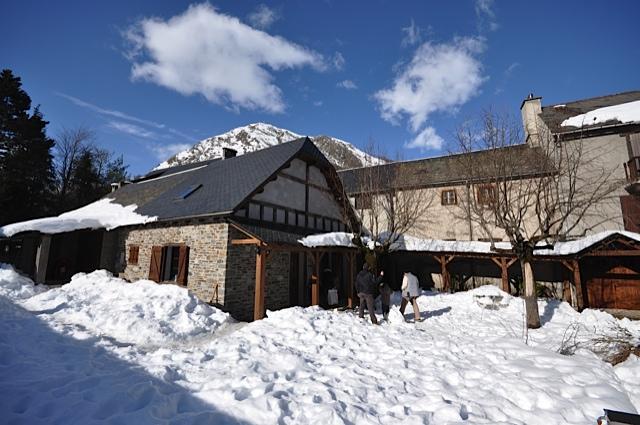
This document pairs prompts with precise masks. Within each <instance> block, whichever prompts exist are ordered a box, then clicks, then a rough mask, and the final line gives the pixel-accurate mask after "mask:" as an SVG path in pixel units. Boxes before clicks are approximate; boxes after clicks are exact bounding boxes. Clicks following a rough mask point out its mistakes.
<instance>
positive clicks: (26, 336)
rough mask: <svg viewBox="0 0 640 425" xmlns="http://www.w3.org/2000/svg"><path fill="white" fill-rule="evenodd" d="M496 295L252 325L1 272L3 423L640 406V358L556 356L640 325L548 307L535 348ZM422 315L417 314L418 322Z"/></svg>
mask: <svg viewBox="0 0 640 425" xmlns="http://www.w3.org/2000/svg"><path fill="white" fill-rule="evenodd" d="M500 294H501V293H500V292H499V290H498V289H497V288H493V287H491V288H488V287H483V288H479V289H477V290H474V291H469V292H463V293H458V294H454V295H448V294H443V295H438V294H425V295H423V296H422V297H421V298H420V299H419V304H420V307H421V310H422V311H423V317H424V318H425V319H426V320H425V321H424V322H422V323H417V324H413V323H405V322H404V320H403V318H402V317H401V316H400V313H399V311H398V310H397V307H393V309H392V312H391V316H390V322H389V323H384V324H383V325H381V326H373V325H371V324H370V323H368V321H366V320H362V319H359V318H358V317H357V315H353V314H351V313H340V312H336V311H323V310H320V309H318V308H307V309H303V308H291V309H286V310H281V311H278V312H270V313H269V317H268V318H267V319H265V320H261V321H258V322H254V323H251V324H247V325H243V324H240V323H235V322H233V321H232V320H231V319H230V318H229V317H228V316H227V315H226V314H224V313H222V312H220V311H219V310H217V309H214V308H211V307H208V306H206V305H203V304H202V303H199V302H198V301H197V300H196V299H195V298H193V297H192V296H191V295H189V294H188V293H187V291H186V290H184V289H181V288H177V287H174V286H161V285H155V284H152V283H149V282H146V281H141V282H136V283H133V284H127V283H124V282H122V281H120V280H119V279H115V278H112V277H110V276H109V275H108V274H107V273H105V272H101V271H99V272H94V273H92V274H89V275H80V276H78V277H76V278H75V279H74V280H73V281H72V283H71V284H68V285H66V286H64V287H62V288H55V289H51V290H49V291H46V292H42V290H41V289H40V288H38V287H34V286H33V285H32V284H31V282H30V281H29V280H28V279H24V278H20V277H19V276H18V275H17V274H16V273H15V272H13V271H12V270H10V269H8V268H6V267H5V268H0V412H1V413H2V418H3V420H2V422H3V423H25V424H39V423H42V424H44V423H46V424H49V423H64V424H87V423H113V424H146V423H149V424H151V423H153V424H155V423H194V424H200V423H201V424H212V423H216V424H219V423H234V424H235V423H241V424H244V423H251V424H263V423H264V424H272V423H282V424H287V423H309V424H311V423H314V424H330V423H346V424H350V423H353V424H369V423H371V424H391V423H408V424H413V423H416V424H446V423H473V424H498V423H505V424H506V423H508V424H550V423H553V424H557V423H562V424H564V423H567V424H592V423H594V422H595V418H597V417H598V416H599V415H601V414H602V409H603V408H605V407H606V408H611V409H616V410H623V411H629V412H635V411H636V409H640V384H639V383H638V381H639V379H638V377H639V376H640V360H639V359H638V358H636V357H630V358H629V360H627V361H626V362H624V363H622V364H620V365H618V366H616V367H615V368H614V367H612V366H610V365H609V364H608V363H605V362H603V361H602V360H600V359H599V358H598V357H597V356H596V355H594V354H593V353H591V352H589V351H587V350H584V349H578V351H577V352H576V354H575V355H573V356H563V355H560V354H558V353H557V352H556V351H557V349H558V348H559V347H560V345H561V344H562V340H563V338H565V331H566V330H567V328H570V329H574V328H576V329H580V333H579V335H577V337H576V339H578V340H588V339H589V336H590V335H597V334H607V333H612V332H619V331H620V329H625V330H626V332H628V333H630V334H631V335H633V337H634V338H636V340H637V339H639V338H640V324H639V323H634V322H630V321H628V320H622V321H619V320H616V319H614V318H612V317H611V316H609V315H607V314H605V313H601V312H595V311H590V310H587V311H586V312H583V313H582V314H578V313H576V312H575V311H573V310H572V309H571V308H570V307H569V306H567V305H566V304H564V303H557V302H550V303H546V302H543V301H541V302H540V304H539V306H540V311H541V315H542V320H543V323H544V325H543V327H542V328H541V329H539V330H535V331H531V332H530V335H529V345H525V344H524V343H523V339H522V324H521V309H522V301H521V300H520V299H517V298H512V297H509V296H508V295H506V294H502V295H503V297H504V298H503V300H502V301H501V302H500V306H499V308H498V309H497V310H488V309H485V308H483V307H482V306H481V305H484V304H487V303H488V299H487V297H484V295H500ZM406 313H407V317H410V316H411V315H410V314H409V313H410V311H407V312H406Z"/></svg>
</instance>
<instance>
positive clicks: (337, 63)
mask: <svg viewBox="0 0 640 425" xmlns="http://www.w3.org/2000/svg"><path fill="white" fill-rule="evenodd" d="M332 62H333V66H334V67H335V68H336V69H337V70H338V71H340V70H341V69H342V68H344V64H345V62H346V61H345V60H344V56H342V53H340V52H335V53H334V55H333V59H332Z"/></svg>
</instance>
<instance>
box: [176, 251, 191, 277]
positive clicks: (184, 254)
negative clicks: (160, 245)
mask: <svg viewBox="0 0 640 425" xmlns="http://www.w3.org/2000/svg"><path fill="white" fill-rule="evenodd" d="M188 274H189V247H188V246H186V245H180V247H179V249H178V277H177V278H176V282H177V283H178V285H181V286H187V275H188Z"/></svg>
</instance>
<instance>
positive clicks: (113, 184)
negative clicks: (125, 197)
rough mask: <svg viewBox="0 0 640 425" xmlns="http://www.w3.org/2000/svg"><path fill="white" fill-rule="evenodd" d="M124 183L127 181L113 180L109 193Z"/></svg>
mask: <svg viewBox="0 0 640 425" xmlns="http://www.w3.org/2000/svg"><path fill="white" fill-rule="evenodd" d="M125 184H127V182H113V183H111V193H113V192H115V191H116V190H118V189H120V188H121V187H122V186H124V185H125Z"/></svg>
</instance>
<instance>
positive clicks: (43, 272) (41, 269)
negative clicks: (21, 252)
mask: <svg viewBox="0 0 640 425" xmlns="http://www.w3.org/2000/svg"><path fill="white" fill-rule="evenodd" d="M49 248H51V235H42V236H41V237H40V245H38V250H37V251H36V268H35V281H36V283H45V280H46V279H47V266H48V264H49Z"/></svg>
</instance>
